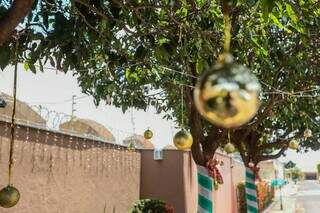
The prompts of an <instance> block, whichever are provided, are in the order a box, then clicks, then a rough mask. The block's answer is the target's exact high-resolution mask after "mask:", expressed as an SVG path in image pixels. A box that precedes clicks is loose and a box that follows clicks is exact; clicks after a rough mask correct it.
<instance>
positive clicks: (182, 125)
mask: <svg viewBox="0 0 320 213" xmlns="http://www.w3.org/2000/svg"><path fill="white" fill-rule="evenodd" d="M183 101H184V100H183V86H181V127H182V129H183V128H184V123H183V110H184V109H183V107H184V106H183Z"/></svg>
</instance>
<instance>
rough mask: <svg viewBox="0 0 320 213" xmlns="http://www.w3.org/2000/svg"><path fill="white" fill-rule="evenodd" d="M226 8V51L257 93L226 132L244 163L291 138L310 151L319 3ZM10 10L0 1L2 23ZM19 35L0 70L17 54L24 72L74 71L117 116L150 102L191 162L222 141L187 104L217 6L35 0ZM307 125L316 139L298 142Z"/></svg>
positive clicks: (207, 59) (208, 56)
mask: <svg viewBox="0 0 320 213" xmlns="http://www.w3.org/2000/svg"><path fill="white" fill-rule="evenodd" d="M1 2H2V3H3V2H6V3H7V4H9V3H11V1H5V0H2V1H1ZM14 2H19V1H14ZM230 6H231V11H230V14H231V25H232V43H231V51H232V53H233V55H234V56H235V58H236V60H237V62H238V63H240V64H245V65H247V66H248V67H249V68H250V69H251V70H252V72H253V73H254V74H256V75H257V76H258V78H259V79H260V80H261V83H262V84H263V86H264V91H265V92H264V93H263V94H262V95H261V99H262V103H261V107H260V110H259V111H258V113H257V115H256V116H255V118H254V119H252V121H250V122H249V123H248V124H246V125H243V126H241V127H239V128H235V129H232V130H231V131H230V133H231V140H232V142H233V143H234V144H235V145H236V146H237V148H238V150H239V152H240V154H241V156H242V159H243V160H244V162H245V164H246V165H247V166H248V164H249V162H253V163H254V164H257V163H258V162H260V161H263V160H267V159H274V158H278V157H280V156H281V155H283V154H284V152H285V150H286V149H287V148H288V143H289V141H290V139H292V138H299V139H300V149H299V150H306V149H309V148H311V149H314V150H317V149H319V143H318V139H317V137H316V135H318V134H319V131H320V128H319V127H318V126H317V125H318V124H319V121H320V115H319V112H320V110H319V108H320V98H319V79H320V72H319V67H320V66H319V65H320V62H319V56H320V52H319V47H320V40H319V37H318V32H319V30H320V20H319V17H320V5H319V2H317V1H315V0H310V1H303V0H293V1H285V0H282V1H269V0H260V1H255V0H252V1H249V0H248V1H244V0H238V1H236V0H233V1H230ZM12 7H13V4H12V6H11V7H10V5H9V6H6V4H1V10H0V11H1V13H0V17H1V19H3V17H6V14H8V13H10V10H11V9H9V8H12ZM20 28H21V30H17V31H16V33H15V36H11V37H9V39H8V40H7V41H6V42H5V43H3V45H2V46H1V49H0V66H1V68H2V69H4V68H5V67H6V66H8V65H9V64H10V63H11V64H12V63H14V57H13V55H14V54H15V50H16V48H17V50H18V56H19V61H20V62H23V63H24V64H25V68H26V69H31V70H32V71H33V72H36V71H37V70H38V69H39V70H41V71H43V65H46V64H48V62H49V63H50V64H51V66H53V67H56V68H57V69H59V70H61V71H64V72H67V71H68V70H74V74H75V76H77V78H78V81H79V84H80V86H81V87H82V90H83V92H85V93H87V94H90V95H92V96H93V97H95V101H96V104H99V102H100V101H102V100H106V99H109V98H110V97H111V98H112V103H113V104H114V105H115V106H118V107H121V108H122V109H123V111H125V110H127V109H128V108H129V107H131V106H132V107H136V108H138V109H146V108H147V106H148V105H153V106H155V107H156V108H157V110H158V111H159V112H161V111H162V112H165V113H166V116H165V118H167V119H174V120H175V121H176V122H177V123H180V125H181V122H180V121H181V117H183V118H184V120H186V121H188V125H186V128H189V129H190V131H191V133H192V135H193V138H194V144H193V146H192V153H193V157H194V160H195V161H196V163H197V164H199V165H205V163H206V161H207V160H208V159H211V158H212V157H213V155H214V153H215V151H216V149H217V148H218V147H219V146H220V145H221V144H224V143H225V141H226V140H227V132H228V130H226V129H222V128H220V127H217V126H214V125H211V124H209V123H208V122H207V121H205V120H204V119H203V118H201V116H200V114H199V113H198V112H197V109H196V107H195V104H194V101H193V88H194V86H195V85H196V82H197V79H198V77H199V76H201V74H202V73H203V72H204V71H205V70H206V67H208V66H211V65H212V64H214V63H215V61H216V59H217V57H218V55H219V54H220V53H222V45H221V43H222V40H223V33H222V32H223V16H222V9H221V4H220V2H219V1H204V0H181V1H170V0H146V1H138V0H129V1H113V0H105V1H97V0H73V1H65V0H56V1H53V0H47V1H40V0H39V1H36V2H35V4H34V5H33V10H32V11H31V12H30V13H29V15H28V16H27V17H26V18H25V19H24V21H23V22H22V23H21V24H20ZM181 87H183V88H184V91H185V92H184V99H183V100H184V101H185V105H186V108H187V109H186V111H185V112H184V113H183V115H182V113H181V107H179V106H180V104H179V101H178V100H180V93H179V92H178V91H180V89H181ZM181 115H182V116H181ZM306 128H309V129H311V130H312V132H313V135H315V136H314V137H309V138H303V132H304V130H305V129H306Z"/></svg>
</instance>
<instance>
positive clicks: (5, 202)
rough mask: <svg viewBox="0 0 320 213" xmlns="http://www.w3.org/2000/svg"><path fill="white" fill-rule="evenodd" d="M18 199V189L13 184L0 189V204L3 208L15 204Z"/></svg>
mask: <svg viewBox="0 0 320 213" xmlns="http://www.w3.org/2000/svg"><path fill="white" fill-rule="evenodd" d="M19 199H20V193H19V191H18V189H16V188H15V187H13V186H10V185H9V186H7V187H5V188H3V189H1V191H0V206H1V207H3V208H11V207H13V206H15V205H16V204H17V203H18V201H19Z"/></svg>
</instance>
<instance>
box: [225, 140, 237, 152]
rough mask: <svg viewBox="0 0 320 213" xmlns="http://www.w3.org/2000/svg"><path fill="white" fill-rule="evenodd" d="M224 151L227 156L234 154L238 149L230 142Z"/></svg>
mask: <svg viewBox="0 0 320 213" xmlns="http://www.w3.org/2000/svg"><path fill="white" fill-rule="evenodd" d="M223 149H224V151H225V152H226V153H227V154H231V153H234V152H235V150H236V148H235V147H234V145H233V144H232V143H230V142H228V143H227V144H226V145H225V146H224V147H223Z"/></svg>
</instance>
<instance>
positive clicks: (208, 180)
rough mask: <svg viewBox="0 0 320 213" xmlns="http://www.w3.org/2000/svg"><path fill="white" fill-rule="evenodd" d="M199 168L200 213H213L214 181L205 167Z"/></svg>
mask: <svg viewBox="0 0 320 213" xmlns="http://www.w3.org/2000/svg"><path fill="white" fill-rule="evenodd" d="M197 167H198V213H213V200H212V189H213V179H212V177H210V176H209V175H208V170H207V169H206V168H205V167H203V166H197Z"/></svg>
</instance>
